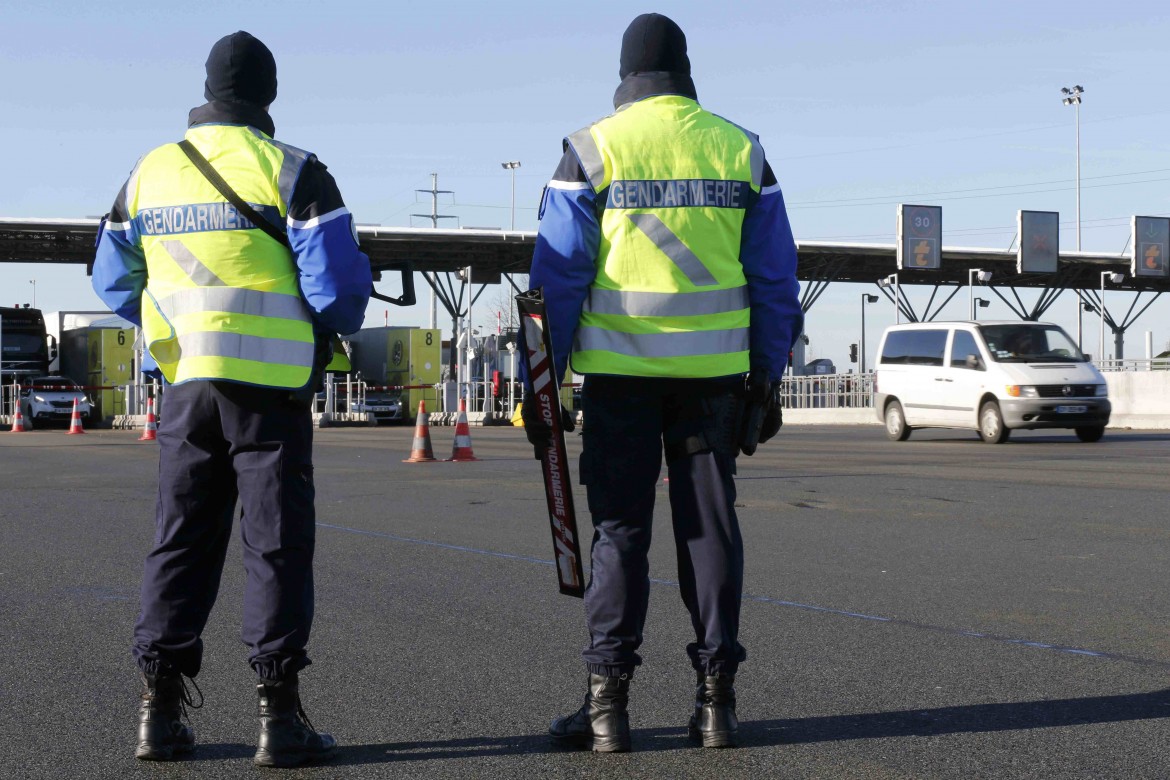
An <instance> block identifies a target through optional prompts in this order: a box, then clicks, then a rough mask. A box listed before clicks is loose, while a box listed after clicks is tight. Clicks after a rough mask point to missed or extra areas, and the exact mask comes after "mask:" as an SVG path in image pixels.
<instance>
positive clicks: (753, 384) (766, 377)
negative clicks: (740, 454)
mask: <svg viewBox="0 0 1170 780" xmlns="http://www.w3.org/2000/svg"><path fill="white" fill-rule="evenodd" d="M746 396H747V403H748V404H749V405H756V406H760V407H763V409H764V419H763V422H762V423H761V425H760V438H759V440H758V443H759V444H763V443H764V442H766V441H767V440H768V439H771V438H772V437H773V436H775V435H776V434H777V433H779V432H780V426H781V425H783V424H784V417H783V414H782V412H781V411H780V381H779V380H777V379H773V378H772V374H771V373H770V372H769V371H767V370H765V369H762V368H753V369H752V371H751V373H750V374H748V380H747V386H746Z"/></svg>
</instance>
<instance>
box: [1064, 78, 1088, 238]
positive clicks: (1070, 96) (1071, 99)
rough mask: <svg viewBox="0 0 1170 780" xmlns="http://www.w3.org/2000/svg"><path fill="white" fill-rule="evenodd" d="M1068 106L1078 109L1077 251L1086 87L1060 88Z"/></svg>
mask: <svg viewBox="0 0 1170 780" xmlns="http://www.w3.org/2000/svg"><path fill="white" fill-rule="evenodd" d="M1060 91H1061V94H1063V95H1064V96H1065V97H1064V100H1063V101H1062V102H1063V103H1064V104H1065V105H1066V106H1076V111H1077V251H1078V252H1079V251H1081V95H1082V94H1083V93H1084V91H1085V88H1084V87H1082V86H1081V85H1080V84H1077V85H1076V86H1074V87H1073V88H1072V89H1069V88H1068V87H1061V88H1060Z"/></svg>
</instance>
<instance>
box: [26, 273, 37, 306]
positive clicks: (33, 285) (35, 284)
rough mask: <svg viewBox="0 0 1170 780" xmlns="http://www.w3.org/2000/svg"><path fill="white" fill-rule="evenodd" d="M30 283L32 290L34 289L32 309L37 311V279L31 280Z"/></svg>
mask: <svg viewBox="0 0 1170 780" xmlns="http://www.w3.org/2000/svg"><path fill="white" fill-rule="evenodd" d="M28 283H29V284H31V285H32V288H33V302H32V307H33V308H34V309H35V308H36V307H37V280H36V279H29V280H28Z"/></svg>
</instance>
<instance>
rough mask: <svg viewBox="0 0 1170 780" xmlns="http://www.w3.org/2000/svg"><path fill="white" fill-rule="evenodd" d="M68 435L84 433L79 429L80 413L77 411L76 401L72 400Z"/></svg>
mask: <svg viewBox="0 0 1170 780" xmlns="http://www.w3.org/2000/svg"><path fill="white" fill-rule="evenodd" d="M69 433H73V434H76V433H85V428H82V427H81V412H79V411H77V399H76V398H74V399H73V416H72V417H71V418H70V419H69Z"/></svg>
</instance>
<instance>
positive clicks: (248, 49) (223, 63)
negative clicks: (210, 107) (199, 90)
mask: <svg viewBox="0 0 1170 780" xmlns="http://www.w3.org/2000/svg"><path fill="white" fill-rule="evenodd" d="M203 95H204V97H206V98H207V100H208V101H220V102H228V103H251V104H252V105H256V106H260V107H261V108H264V107H266V106H269V105H271V104H272V101H274V100H276V60H275V59H274V58H273V57H272V52H271V51H269V50H268V47H267V46H265V45H264V44H263V43H261V42H260V40H259V39H258V38H255V37H253V36H252V35H251V34H249V33H246V32H243V31H240V32H236V33H232V34H231V35H226V36H224V37H223V38H220V39H219V40H218V41H216V42H215V45H214V46H212V47H211V53H210V54H208V55H207V82H206V83H205V85H204V88H203Z"/></svg>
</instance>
